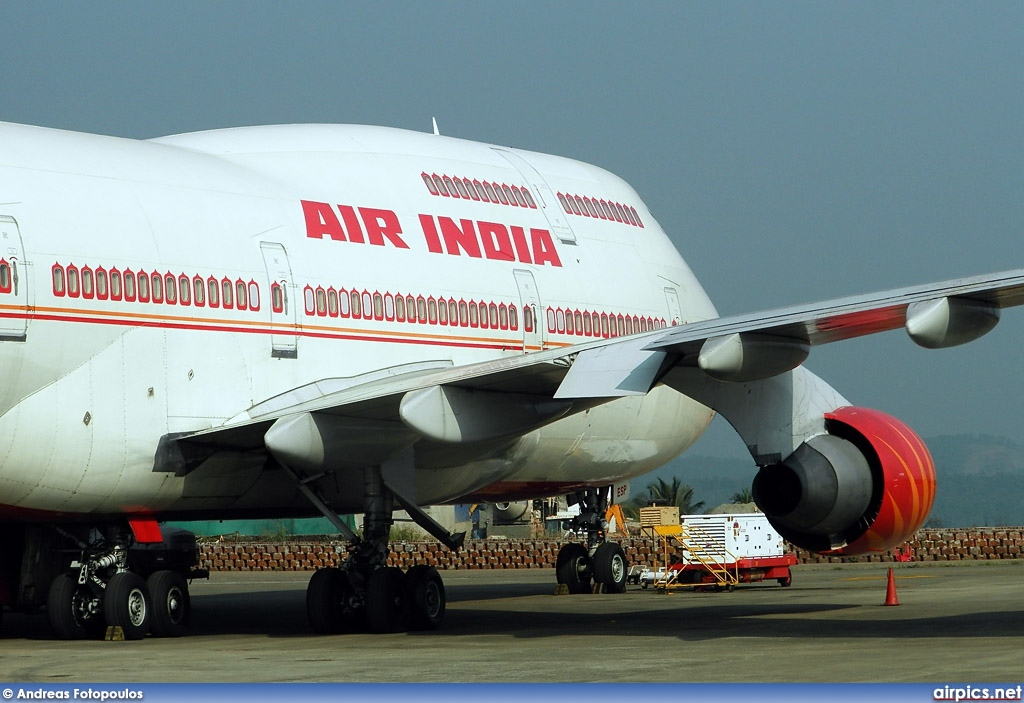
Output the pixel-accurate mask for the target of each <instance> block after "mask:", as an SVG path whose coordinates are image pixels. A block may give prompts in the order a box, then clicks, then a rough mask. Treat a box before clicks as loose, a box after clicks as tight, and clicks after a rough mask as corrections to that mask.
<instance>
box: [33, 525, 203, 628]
mask: <svg viewBox="0 0 1024 703" xmlns="http://www.w3.org/2000/svg"><path fill="white" fill-rule="evenodd" d="M61 533H62V534H64V535H65V537H67V538H69V539H72V540H74V541H75V542H76V543H77V545H78V548H79V558H78V559H76V560H75V561H73V562H72V563H71V568H70V569H69V570H68V571H65V572H64V573H61V574H58V575H57V577H56V578H55V579H54V580H53V582H52V583H51V585H50V591H49V594H48V597H47V612H48V615H49V619H50V625H51V627H52V628H53V631H54V634H56V635H57V637H59V638H61V639H84V638H87V637H99V636H101V635H102V634H103V633H104V632H106V630H107V628H108V627H117V628H120V631H121V632H122V633H123V635H124V638H125V639H129V640H137V639H142V638H143V637H145V636H146V635H147V634H149V633H150V632H152V633H153V635H155V636H157V637H180V636H181V635H183V634H184V633H185V628H186V626H187V625H188V621H189V615H190V612H191V603H190V600H189V595H188V583H187V581H186V578H206V577H207V576H208V575H209V574H208V572H206V571H205V570H202V569H195V568H193V567H194V566H195V564H196V562H197V561H198V554H197V550H196V548H195V536H194V535H192V534H191V533H189V532H186V531H185V530H165V532H164V534H163V537H164V542H163V543H160V542H157V543H155V544H147V545H137V544H134V543H133V538H132V536H131V532H130V530H128V529H126V528H125V527H124V526H119V525H105V526H103V527H102V528H96V529H94V530H92V531H91V535H90V538H88V539H89V541H85V540H83V539H79V538H77V537H75V536H74V535H72V534H70V533H66V532H63V531H62V530H61ZM172 543H173V544H172ZM157 564H161V565H163V566H164V567H167V566H173V567H175V568H176V569H177V570H172V569H169V568H160V569H156V568H155V565H157ZM144 576H146V577H148V578H143V577H144Z"/></svg>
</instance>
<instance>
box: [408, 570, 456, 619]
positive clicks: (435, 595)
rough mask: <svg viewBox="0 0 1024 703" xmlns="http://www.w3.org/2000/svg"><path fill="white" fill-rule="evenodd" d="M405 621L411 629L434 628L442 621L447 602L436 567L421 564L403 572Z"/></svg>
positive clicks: (442, 582)
mask: <svg viewBox="0 0 1024 703" xmlns="http://www.w3.org/2000/svg"><path fill="white" fill-rule="evenodd" d="M403 589H404V591H405V609H406V621H407V622H408V623H409V628H410V629H412V630H436V629H437V628H439V627H440V626H441V623H442V622H443V621H444V611H445V604H446V602H447V599H446V596H445V591H444V581H442V580H441V575H440V574H439V573H437V569H435V568H434V567H432V566H426V565H423V564H420V565H417V566H413V567H412V568H410V569H409V570H408V571H407V572H406V573H405V581H404V582H403Z"/></svg>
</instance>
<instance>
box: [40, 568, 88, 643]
mask: <svg viewBox="0 0 1024 703" xmlns="http://www.w3.org/2000/svg"><path fill="white" fill-rule="evenodd" d="M90 600H91V596H90V594H89V591H88V589H86V588H84V587H81V586H79V585H78V579H76V578H75V577H74V576H72V575H71V574H61V575H59V576H58V577H57V578H55V579H54V580H53V583H51V584H50V592H49V595H48V596H47V599H46V610H47V615H48V616H49V618H50V626H51V627H52V628H53V632H54V634H55V635H57V637H59V638H60V639H62V640H80V639H85V638H86V637H87V636H89V635H90V634H92V633H93V632H95V631H96V630H97V629H98V627H96V621H98V620H99V616H98V615H94V614H92V613H91V612H90V611H89V601H90Z"/></svg>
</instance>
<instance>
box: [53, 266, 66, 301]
mask: <svg viewBox="0 0 1024 703" xmlns="http://www.w3.org/2000/svg"><path fill="white" fill-rule="evenodd" d="M64 292H65V291H64V267H63V266H61V265H60V264H54V266H53V294H54V295H57V296H60V297H63V296H64Z"/></svg>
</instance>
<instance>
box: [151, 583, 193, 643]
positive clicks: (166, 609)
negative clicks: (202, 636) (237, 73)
mask: <svg viewBox="0 0 1024 703" xmlns="http://www.w3.org/2000/svg"><path fill="white" fill-rule="evenodd" d="M146 588H148V589H149V598H150V600H151V601H152V603H153V614H152V630H153V635H154V636H156V637H181V636H182V635H184V634H185V633H186V632H187V631H188V622H189V619H190V618H191V617H192V600H191V599H190V598H189V595H188V584H187V583H186V582H185V577H184V576H182V575H181V574H179V573H178V572H177V571H169V570H166V569H165V570H162V571H155V572H153V573H152V574H151V575H150V577H149V578H148V579H146Z"/></svg>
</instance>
